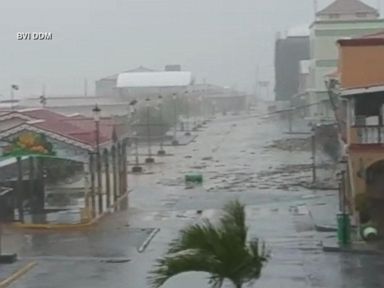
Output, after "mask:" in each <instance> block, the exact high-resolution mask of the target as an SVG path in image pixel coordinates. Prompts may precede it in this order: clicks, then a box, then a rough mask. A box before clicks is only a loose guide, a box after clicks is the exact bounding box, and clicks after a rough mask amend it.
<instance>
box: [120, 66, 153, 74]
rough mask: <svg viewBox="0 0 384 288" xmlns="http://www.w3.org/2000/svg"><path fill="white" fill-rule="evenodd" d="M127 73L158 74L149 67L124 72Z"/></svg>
mask: <svg viewBox="0 0 384 288" xmlns="http://www.w3.org/2000/svg"><path fill="white" fill-rule="evenodd" d="M124 72H125V73H137V72H139V73H142V72H156V70H153V69H149V68H147V67H144V66H139V67H137V68H135V69H132V70H128V71H124Z"/></svg>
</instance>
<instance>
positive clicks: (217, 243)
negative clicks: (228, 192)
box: [148, 201, 268, 288]
mask: <svg viewBox="0 0 384 288" xmlns="http://www.w3.org/2000/svg"><path fill="white" fill-rule="evenodd" d="M245 222H246V214H245V206H244V205H243V204H241V203H240V202H239V201H233V202H230V203H228V204H227V205H225V207H224V208H223V214H222V216H221V217H220V218H219V219H218V222H217V223H213V222H212V221H210V220H208V219H205V220H203V221H202V223H198V224H192V225H190V226H188V227H186V228H184V229H182V230H181V231H180V233H179V235H178V237H177V238H176V239H175V240H174V241H172V242H171V243H170V244H169V248H168V251H167V252H166V254H165V256H163V257H162V258H160V259H158V260H157V261H156V264H155V266H154V269H153V270H152V271H151V272H150V275H149V277H148V278H149V282H150V285H151V286H152V287H153V288H158V287H161V286H162V285H163V284H164V283H165V282H166V281H168V280H169V279H170V278H172V277H174V276H176V275H179V274H181V273H185V272H193V271H196V272H207V273H209V274H210V276H209V285H210V286H211V287H212V288H220V287H222V285H223V283H224V281H225V280H228V281H230V282H231V283H232V284H233V286H234V287H236V288H241V287H243V285H244V284H247V283H251V282H252V281H255V280H257V279H258V278H259V277H260V274H261V270H262V268H263V266H264V263H265V262H266V261H267V258H268V254H267V252H266V249H265V245H264V243H260V241H259V240H258V239H253V240H250V241H248V240H247V238H248V237H247V236H248V227H247V226H246V223H245Z"/></svg>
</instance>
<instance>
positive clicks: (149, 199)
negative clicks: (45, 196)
mask: <svg viewBox="0 0 384 288" xmlns="http://www.w3.org/2000/svg"><path fill="white" fill-rule="evenodd" d="M283 124H284V123H282V122H279V121H278V120H276V119H262V118H258V117H255V116H252V115H247V114H244V115H240V116H236V117H235V116H227V117H218V118H216V119H215V120H214V121H212V122H211V123H209V124H208V126H207V127H205V128H204V129H202V131H200V132H197V133H198V137H197V138H196V139H195V141H194V142H192V143H190V144H189V145H185V146H178V147H165V149H166V150H167V152H168V153H170V154H173V156H169V157H168V156H166V157H162V158H159V157H157V158H156V161H157V163H155V164H153V165H152V166H146V167H145V169H146V172H148V173H144V174H143V175H130V178H129V185H130V188H132V189H133V191H132V192H131V193H130V195H129V205H128V206H129V208H128V209H127V210H126V211H120V212H118V213H116V214H114V215H111V216H108V217H107V218H106V219H104V220H103V221H102V222H101V223H99V224H98V225H97V226H95V227H93V228H90V229H86V230H78V231H65V232H64V231H62V232H52V231H45V232H37V231H26V232H24V233H22V232H17V231H7V235H6V237H5V241H4V242H5V243H4V246H5V247H6V249H7V250H9V251H18V252H19V254H20V256H21V257H23V258H24V259H30V260H35V261H37V263H38V265H37V266H36V267H35V268H34V269H33V270H32V271H30V272H29V273H28V274H27V275H26V276H24V277H23V278H21V279H19V280H18V281H17V282H16V283H15V284H14V285H13V286H11V287H13V288H27V287H28V288H48V287H49V288H53V287H55V288H61V287H82V288H91V287H92V288H98V287H100V288H101V287H103V288H104V287H116V288H123V287H124V288H144V287H148V286H147V282H146V276H147V273H148V271H149V270H150V269H151V266H152V264H153V263H154V259H156V258H157V257H159V256H161V255H162V253H163V252H164V251H165V248H166V246H167V244H168V243H169V241H170V240H172V239H173V238H174V237H175V236H176V235H177V232H178V230H179V229H180V228H181V227H183V226H184V225H187V224H188V223H191V222H193V221H199V219H200V218H201V217H214V215H215V213H216V211H217V209H220V208H221V207H222V206H223V204H224V203H226V202H227V201H228V200H232V199H236V198H237V199H239V200H240V201H242V202H244V203H245V204H246V205H247V221H248V225H249V227H250V230H249V232H250V237H259V238H261V239H263V240H265V241H266V243H267V246H268V248H269V249H270V250H271V256H272V258H271V260H270V261H269V263H268V264H267V265H266V267H265V269H264V270H263V272H262V277H261V278H260V279H259V280H258V281H256V282H255V283H254V284H253V286H252V287H263V288H279V287H295V288H301V287H329V288H336V287H367V288H370V287H383V285H384V284H382V283H384V281H383V280H384V279H383V276H382V273H381V271H383V268H384V261H383V259H382V258H380V257H378V256H361V255H345V254H326V253H324V252H323V251H322V249H321V246H320V241H321V239H322V237H323V236H322V235H319V233H318V232H316V231H315V230H314V228H313V222H312V219H311V217H309V213H308V207H309V204H310V203H313V202H314V201H315V202H317V203H321V202H322V201H327V199H329V195H330V194H329V193H335V194H336V192H335V191H331V192H330V191H318V192H316V191H315V192H314V191H310V190H307V189H305V188H303V187H302V185H295V184H297V183H298V182H308V181H310V177H311V171H310V168H309V167H310V166H309V164H310V163H311V160H310V153H309V152H308V151H294V150H295V149H293V151H283V150H279V149H268V148H266V146H268V145H271V144H272V143H273V141H274V140H279V139H282V138H286V137H289V136H288V135H286V134H285V133H284V132H285V130H286V127H283V126H284V125H283ZM303 137H304V136H303ZM144 149H145V147H143V150H144ZM287 167H288V168H287ZM289 167H290V168H291V169H289ZM292 167H295V169H293V168H292ZM190 172H199V173H202V174H203V175H204V184H203V186H201V187H194V188H192V189H186V187H185V185H184V182H183V179H184V178H183V177H184V175H185V174H186V173H190ZM327 197H328V198H327ZM197 210H202V211H203V213H202V214H199V213H197ZM333 212H334V213H336V211H331V212H329V211H325V213H328V214H329V213H333ZM156 228H159V229H160V230H159V232H158V233H157V234H156V235H155V237H154V238H153V240H152V241H151V242H150V244H149V246H148V247H147V248H146V249H145V250H144V251H143V252H142V253H140V252H139V248H140V246H141V245H142V244H143V243H144V242H145V240H146V239H147V237H149V236H150V234H151V233H152V232H153V231H154V229H156ZM206 276H207V275H205V274H204V273H187V274H183V275H180V276H178V277H175V278H174V279H171V280H170V281H169V282H167V283H166V285H164V288H179V287H183V288H195V287H209V286H208V284H207V281H206ZM226 287H230V285H228V286H226Z"/></svg>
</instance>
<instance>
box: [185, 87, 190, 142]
mask: <svg viewBox="0 0 384 288" xmlns="http://www.w3.org/2000/svg"><path fill="white" fill-rule="evenodd" d="M184 94H185V96H186V102H187V115H186V116H187V121H186V122H185V124H186V125H185V126H186V127H185V128H186V130H187V131H186V132H185V136H191V132H190V128H189V120H190V119H189V97H188V91H185V92H184Z"/></svg>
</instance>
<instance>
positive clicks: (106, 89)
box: [95, 66, 156, 97]
mask: <svg viewBox="0 0 384 288" xmlns="http://www.w3.org/2000/svg"><path fill="white" fill-rule="evenodd" d="M155 71H156V70H152V69H149V68H146V67H143V66H139V67H137V68H135V69H132V70H128V71H124V72H123V73H143V72H155ZM118 77H119V73H117V74H113V75H111V76H107V77H105V78H101V79H99V80H97V81H96V83H95V93H96V97H116V96H118V90H117V89H116V86H117V78H118Z"/></svg>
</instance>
